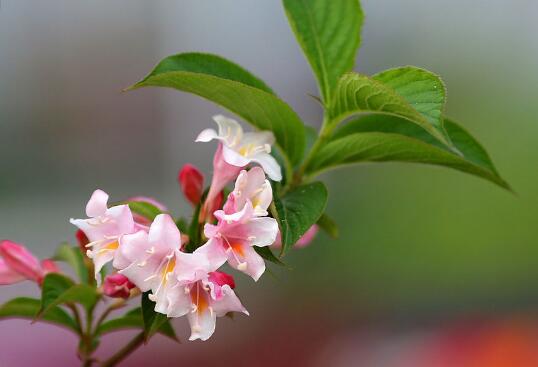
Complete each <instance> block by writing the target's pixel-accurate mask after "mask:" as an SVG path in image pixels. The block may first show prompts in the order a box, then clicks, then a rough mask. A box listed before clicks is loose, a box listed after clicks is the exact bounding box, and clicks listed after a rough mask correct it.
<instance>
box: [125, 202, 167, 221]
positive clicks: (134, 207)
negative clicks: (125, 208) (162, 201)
mask: <svg viewBox="0 0 538 367" xmlns="http://www.w3.org/2000/svg"><path fill="white" fill-rule="evenodd" d="M127 204H128V205H129V209H131V211H132V212H133V213H136V214H139V215H141V216H143V217H144V218H147V219H149V220H154V219H155V217H156V216H158V215H159V214H162V213H163V212H162V210H161V209H159V208H157V207H156V206H155V205H153V204H151V203H148V202H146V201H129V202H128V203H127Z"/></svg>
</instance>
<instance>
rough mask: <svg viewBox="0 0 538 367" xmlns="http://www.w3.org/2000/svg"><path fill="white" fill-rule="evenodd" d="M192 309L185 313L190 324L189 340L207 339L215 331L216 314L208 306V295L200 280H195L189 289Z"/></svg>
mask: <svg viewBox="0 0 538 367" xmlns="http://www.w3.org/2000/svg"><path fill="white" fill-rule="evenodd" d="M190 297H191V301H192V304H193V309H192V311H191V312H189V313H188V314H187V318H188V320H189V324H190V326H191V336H190V338H189V340H196V339H201V340H207V339H209V337H211V335H213V332H214V331H215V323H216V319H217V315H216V314H215V312H213V310H212V309H211V308H210V295H209V293H208V292H207V291H206V290H204V287H203V285H202V284H201V282H197V283H196V284H194V286H193V287H192V288H191V289H190Z"/></svg>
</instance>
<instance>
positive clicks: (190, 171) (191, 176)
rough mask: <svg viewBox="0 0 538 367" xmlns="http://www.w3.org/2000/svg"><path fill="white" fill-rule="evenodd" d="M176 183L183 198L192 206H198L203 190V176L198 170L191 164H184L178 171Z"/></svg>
mask: <svg viewBox="0 0 538 367" xmlns="http://www.w3.org/2000/svg"><path fill="white" fill-rule="evenodd" d="M178 181H179V185H180V186H181V191H182V192H183V195H185V198H186V199H187V200H188V201H189V202H190V203H191V204H192V205H194V206H196V205H198V203H200V199H201V198H202V192H203V190H204V175H203V174H202V173H201V172H200V170H198V168H196V167H195V166H193V165H192V164H186V165H184V166H183V168H182V169H181V171H179V175H178Z"/></svg>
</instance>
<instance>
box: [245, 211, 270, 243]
mask: <svg viewBox="0 0 538 367" xmlns="http://www.w3.org/2000/svg"><path fill="white" fill-rule="evenodd" d="M243 230H244V233H245V234H246V236H247V237H249V242H250V245H251V246H259V247H263V246H269V245H272V244H273V243H274V242H275V240H276V237H277V234H278V223H277V221H276V219H274V218H269V217H257V218H252V219H251V220H250V221H249V222H248V223H246V224H244V225H243Z"/></svg>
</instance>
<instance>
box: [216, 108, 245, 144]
mask: <svg viewBox="0 0 538 367" xmlns="http://www.w3.org/2000/svg"><path fill="white" fill-rule="evenodd" d="M213 120H214V121H215V122H216V123H217V125H219V138H221V139H222V140H223V141H224V142H225V144H226V145H228V146H234V145H237V144H238V143H239V142H240V141H241V140H242V139H243V128H242V127H241V125H239V123H238V122H237V121H235V120H234V119H231V118H228V117H226V116H223V115H215V116H213Z"/></svg>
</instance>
